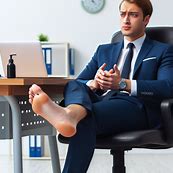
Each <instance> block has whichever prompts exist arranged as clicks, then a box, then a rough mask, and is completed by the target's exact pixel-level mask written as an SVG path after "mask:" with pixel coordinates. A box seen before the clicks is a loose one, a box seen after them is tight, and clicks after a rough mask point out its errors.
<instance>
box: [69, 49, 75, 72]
mask: <svg viewBox="0 0 173 173" xmlns="http://www.w3.org/2000/svg"><path fill="white" fill-rule="evenodd" d="M69 73H70V75H74V74H75V50H74V48H70V49H69Z"/></svg>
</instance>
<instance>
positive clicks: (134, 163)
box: [0, 154, 173, 173]
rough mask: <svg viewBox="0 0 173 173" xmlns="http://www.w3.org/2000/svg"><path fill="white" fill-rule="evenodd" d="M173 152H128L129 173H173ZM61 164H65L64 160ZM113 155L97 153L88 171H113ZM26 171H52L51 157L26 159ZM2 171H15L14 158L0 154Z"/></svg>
mask: <svg viewBox="0 0 173 173" xmlns="http://www.w3.org/2000/svg"><path fill="white" fill-rule="evenodd" d="M172 161H173V154H171V155H169V154H127V155H126V169H127V173H165V172H166V173H173V166H172V163H173V162H172ZM61 165H63V160H62V163H61ZM111 165H112V157H111V156H109V155H108V154H96V155H95V156H94V158H93V160H92V163H91V166H90V168H89V170H88V173H98V172H99V173H111ZM23 167H24V173H35V172H37V173H43V172H44V173H52V171H51V170H52V168H51V162H50V160H49V159H42V160H31V159H24V162H23ZM0 172H1V173H13V161H12V158H9V157H7V156H0Z"/></svg>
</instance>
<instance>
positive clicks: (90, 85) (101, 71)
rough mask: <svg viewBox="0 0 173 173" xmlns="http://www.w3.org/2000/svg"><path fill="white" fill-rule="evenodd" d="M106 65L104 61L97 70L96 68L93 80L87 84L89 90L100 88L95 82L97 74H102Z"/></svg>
mask: <svg viewBox="0 0 173 173" xmlns="http://www.w3.org/2000/svg"><path fill="white" fill-rule="evenodd" d="M105 67H106V63H104V64H103V65H102V66H101V67H100V68H99V69H98V70H97V73H96V75H95V77H94V80H92V81H91V82H90V84H89V85H88V86H89V87H90V89H91V90H97V89H101V88H100V85H99V84H98V82H97V76H98V75H100V74H104V69H105Z"/></svg>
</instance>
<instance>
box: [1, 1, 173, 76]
mask: <svg viewBox="0 0 173 173" xmlns="http://www.w3.org/2000/svg"><path fill="white" fill-rule="evenodd" d="M1 1H2V0H1ZM119 2H120V0H106V5H105V8H104V9H103V11H102V12H100V13H99V14H95V15H91V14H88V13H86V12H85V11H84V10H83V9H82V7H81V4H80V0H5V1H2V2H1V8H0V41H2V40H34V39H37V35H38V34H39V33H45V34H48V36H49V38H50V41H55V42H65V41H67V42H69V43H70V44H71V46H72V47H74V48H75V49H76V52H77V53H76V74H79V72H80V71H81V70H82V68H83V67H84V65H85V64H86V63H87V62H88V61H89V59H90V58H91V56H92V55H93V53H94V51H95V49H96V47H97V45H98V44H101V43H106V42H109V41H110V38H111V36H112V33H113V32H115V31H117V30H118V29H119V19H118V17H119V16H118V4H119ZM152 2H153V5H154V15H153V17H152V20H151V23H150V25H172V23H173V20H172V17H171V16H172V15H171V12H172V5H173V2H172V1H171V0H164V1H163V0H152Z"/></svg>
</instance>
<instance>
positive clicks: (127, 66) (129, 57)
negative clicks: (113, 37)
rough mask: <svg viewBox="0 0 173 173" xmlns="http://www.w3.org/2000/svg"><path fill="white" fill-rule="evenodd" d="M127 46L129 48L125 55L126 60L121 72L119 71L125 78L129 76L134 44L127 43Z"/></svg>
mask: <svg viewBox="0 0 173 173" xmlns="http://www.w3.org/2000/svg"><path fill="white" fill-rule="evenodd" d="M127 47H128V48H129V51H128V54H127V56H126V60H125V63H124V66H123V70H122V73H121V77H122V78H125V79H128V78H129V74H130V70H131V61H132V57H133V47H134V44H133V43H129V44H128V46H127Z"/></svg>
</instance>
